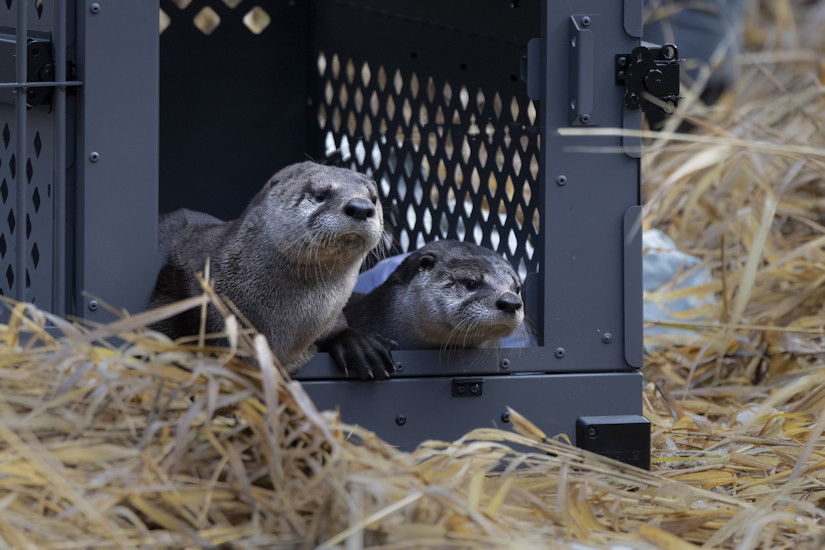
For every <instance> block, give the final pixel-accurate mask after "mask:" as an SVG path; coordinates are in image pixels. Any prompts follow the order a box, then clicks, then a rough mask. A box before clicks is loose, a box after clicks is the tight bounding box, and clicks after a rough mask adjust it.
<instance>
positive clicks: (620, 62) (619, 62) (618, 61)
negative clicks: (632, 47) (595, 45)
mask: <svg viewBox="0 0 825 550" xmlns="http://www.w3.org/2000/svg"><path fill="white" fill-rule="evenodd" d="M616 66H618V67H626V66H627V58H626V57H625V56H621V57H619V58H616Z"/></svg>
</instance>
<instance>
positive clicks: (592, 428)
mask: <svg viewBox="0 0 825 550" xmlns="http://www.w3.org/2000/svg"><path fill="white" fill-rule="evenodd" d="M597 435H599V432H598V430H596V428H595V426H588V427H587V437H589V438H590V439H596V436H597Z"/></svg>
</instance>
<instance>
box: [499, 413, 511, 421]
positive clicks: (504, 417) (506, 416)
mask: <svg viewBox="0 0 825 550" xmlns="http://www.w3.org/2000/svg"><path fill="white" fill-rule="evenodd" d="M501 421H502V422H505V423H506V422H510V413H508V412H503V413H501Z"/></svg>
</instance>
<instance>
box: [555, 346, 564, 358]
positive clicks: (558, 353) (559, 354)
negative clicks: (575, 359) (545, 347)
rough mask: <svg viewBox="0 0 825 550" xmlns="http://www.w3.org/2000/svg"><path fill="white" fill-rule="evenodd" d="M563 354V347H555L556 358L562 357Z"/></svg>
mask: <svg viewBox="0 0 825 550" xmlns="http://www.w3.org/2000/svg"><path fill="white" fill-rule="evenodd" d="M564 354H565V351H564V348H556V359H561V358H562V357H564Z"/></svg>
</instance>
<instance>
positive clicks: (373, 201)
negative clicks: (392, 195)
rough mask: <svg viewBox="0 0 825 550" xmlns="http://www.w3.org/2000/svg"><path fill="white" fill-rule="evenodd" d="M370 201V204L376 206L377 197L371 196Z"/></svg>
mask: <svg viewBox="0 0 825 550" xmlns="http://www.w3.org/2000/svg"><path fill="white" fill-rule="evenodd" d="M370 201H372V204H378V197H377V196H376V195H373V196H371V197H370Z"/></svg>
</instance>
